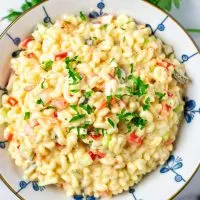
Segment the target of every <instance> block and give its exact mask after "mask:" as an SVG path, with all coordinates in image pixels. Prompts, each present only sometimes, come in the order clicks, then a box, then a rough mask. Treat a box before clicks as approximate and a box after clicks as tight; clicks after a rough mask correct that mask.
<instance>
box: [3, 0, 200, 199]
mask: <svg viewBox="0 0 200 200" xmlns="http://www.w3.org/2000/svg"><path fill="white" fill-rule="evenodd" d="M49 1H50V0H43V1H42V2H40V3H38V4H36V5H35V6H33V7H31V8H29V9H28V10H26V11H25V12H23V13H22V14H21V15H20V16H19V17H17V18H16V19H15V20H14V21H13V22H11V23H10V24H9V25H8V26H7V27H6V28H5V29H4V31H3V32H2V33H1V34H0V40H1V39H2V38H3V37H4V35H5V34H6V33H7V32H8V31H9V29H10V28H11V27H12V26H13V25H14V24H15V23H16V22H18V21H19V20H20V19H21V18H22V17H24V15H26V14H27V13H29V12H30V11H32V10H33V9H34V8H36V7H39V6H40V5H42V4H43V3H46V2H49ZM143 2H145V3H146V4H148V5H149V6H152V7H154V8H156V9H157V10H159V11H160V12H162V13H164V14H166V15H167V16H168V17H169V18H170V19H171V20H172V21H173V22H175V23H176V24H177V26H179V28H180V29H181V30H182V31H183V32H184V33H185V35H187V37H188V39H189V40H190V41H191V42H192V44H193V45H194V46H195V48H196V49H197V51H198V52H197V53H198V54H200V47H198V45H197V44H196V42H195V41H194V39H193V38H192V36H191V35H190V34H189V33H188V32H187V31H186V30H185V28H184V27H183V26H182V25H181V24H180V23H179V22H178V21H177V20H176V19H175V18H174V17H173V16H172V15H171V14H170V13H168V12H166V11H165V10H162V9H161V8H159V7H157V6H155V5H154V4H152V3H150V2H148V1H147V0H143ZM198 170H200V163H199V164H198V166H197V167H196V169H195V170H194V171H193V173H192V175H191V176H190V177H189V178H188V180H187V181H186V182H185V183H184V185H183V186H182V187H181V188H180V189H179V190H177V192H176V193H175V194H173V195H172V196H171V197H170V198H169V200H173V199H174V198H176V197H177V196H178V195H179V194H180V193H181V192H182V191H183V190H184V189H185V188H186V187H187V185H188V184H189V183H190V181H191V180H192V178H193V177H194V176H195V174H196V173H197V172H198ZM0 180H2V181H3V183H4V184H5V185H6V186H7V187H8V188H9V190H10V191H11V192H12V193H13V194H14V195H15V196H17V197H18V198H19V199H20V200H27V199H25V198H23V197H22V196H21V195H20V194H18V193H17V192H16V191H15V189H14V188H13V187H12V186H11V185H10V184H9V183H8V182H7V181H6V179H5V178H4V177H3V176H2V174H1V173H0Z"/></svg>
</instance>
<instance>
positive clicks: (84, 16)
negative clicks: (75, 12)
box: [80, 11, 87, 21]
mask: <svg viewBox="0 0 200 200" xmlns="http://www.w3.org/2000/svg"><path fill="white" fill-rule="evenodd" d="M80 18H81V19H82V20H83V21H86V20H87V17H86V15H85V14H84V13H83V12H82V11H81V12H80Z"/></svg>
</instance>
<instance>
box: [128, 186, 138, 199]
mask: <svg viewBox="0 0 200 200" xmlns="http://www.w3.org/2000/svg"><path fill="white" fill-rule="evenodd" d="M129 193H131V194H132V195H133V199H134V200H139V199H138V198H137V197H136V195H135V189H134V188H133V187H130V188H129Z"/></svg>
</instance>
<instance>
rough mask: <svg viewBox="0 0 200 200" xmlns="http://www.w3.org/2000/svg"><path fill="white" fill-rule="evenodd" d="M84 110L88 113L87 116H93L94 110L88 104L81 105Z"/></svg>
mask: <svg viewBox="0 0 200 200" xmlns="http://www.w3.org/2000/svg"><path fill="white" fill-rule="evenodd" d="M79 106H80V107H81V108H82V109H83V110H85V111H86V112H87V114H91V113H93V112H94V108H93V107H91V106H90V105H87V104H80V105H79Z"/></svg>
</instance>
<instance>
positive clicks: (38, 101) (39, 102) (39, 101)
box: [36, 98, 44, 106]
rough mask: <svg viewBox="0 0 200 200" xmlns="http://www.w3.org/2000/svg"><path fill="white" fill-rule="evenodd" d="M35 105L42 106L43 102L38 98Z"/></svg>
mask: <svg viewBox="0 0 200 200" xmlns="http://www.w3.org/2000/svg"><path fill="white" fill-rule="evenodd" d="M36 104H41V105H43V106H44V102H43V101H42V99H41V98H40V99H38V100H37V101H36Z"/></svg>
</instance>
